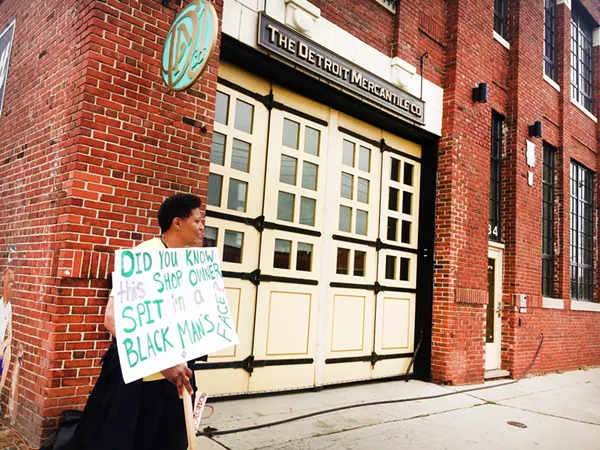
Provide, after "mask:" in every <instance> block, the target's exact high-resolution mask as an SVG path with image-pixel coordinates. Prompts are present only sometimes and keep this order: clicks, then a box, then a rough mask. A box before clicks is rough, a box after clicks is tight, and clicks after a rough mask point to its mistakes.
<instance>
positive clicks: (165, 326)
mask: <svg viewBox="0 0 600 450" xmlns="http://www.w3.org/2000/svg"><path fill="white" fill-rule="evenodd" d="M113 296H114V305H115V327H116V333H117V346H118V350H119V360H120V362H121V370H122V372H123V379H124V380H125V383H130V382H132V381H135V380H139V379H140V378H143V377H145V376H149V375H152V374H155V373H157V372H160V371H161V370H165V369H168V368H169V367H173V366H175V365H177V364H180V363H184V362H186V361H189V360H191V359H194V358H199V357H201V356H204V355H207V354H209V353H213V352H216V351H219V350H222V349H224V348H227V347H231V346H233V345H236V344H237V343H238V342H239V339H238V336H237V334H236V330H235V324H234V322H233V320H232V319H231V314H230V312H229V305H228V303H227V298H226V295H225V287H224V285H223V277H222V274H221V267H220V264H219V250H218V249H217V248H178V249H148V250H145V249H139V250H137V249H130V250H119V251H117V252H116V259H115V271H114V273H113Z"/></svg>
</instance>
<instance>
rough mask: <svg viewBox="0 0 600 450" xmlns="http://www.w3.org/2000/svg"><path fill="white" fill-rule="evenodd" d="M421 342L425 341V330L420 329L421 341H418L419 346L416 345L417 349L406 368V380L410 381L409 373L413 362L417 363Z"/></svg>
mask: <svg viewBox="0 0 600 450" xmlns="http://www.w3.org/2000/svg"><path fill="white" fill-rule="evenodd" d="M421 342H423V330H421V331H420V337H419V342H417V346H416V347H415V351H414V352H413V355H412V358H410V364H409V365H408V369H406V374H405V375H404V381H406V382H407V383H408V373H409V372H410V369H412V366H413V364H414V363H415V358H416V357H417V353H419V349H420V348H421Z"/></svg>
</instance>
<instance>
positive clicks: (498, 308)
mask: <svg viewBox="0 0 600 450" xmlns="http://www.w3.org/2000/svg"><path fill="white" fill-rule="evenodd" d="M496 312H497V313H498V317H502V302H500V303H498V306H497V307H496Z"/></svg>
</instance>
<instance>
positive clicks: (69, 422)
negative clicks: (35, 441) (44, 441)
mask: <svg viewBox="0 0 600 450" xmlns="http://www.w3.org/2000/svg"><path fill="white" fill-rule="evenodd" d="M80 418H81V411H74V410H66V411H65V412H64V419H63V422H62V425H61V426H60V428H59V429H58V431H57V432H56V434H55V435H54V438H53V439H52V441H51V442H50V444H48V445H46V446H44V447H42V448H40V450H61V449H63V448H65V446H66V445H67V443H68V442H69V441H70V440H71V437H72V436H73V433H75V428H77V422H79V419H80Z"/></svg>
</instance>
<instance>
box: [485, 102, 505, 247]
mask: <svg viewBox="0 0 600 450" xmlns="http://www.w3.org/2000/svg"><path fill="white" fill-rule="evenodd" d="M503 124H504V118H503V117H502V116H501V115H500V114H497V113H495V112H494V113H492V158H491V173H490V224H489V227H488V239H489V240H490V241H495V242H500V236H501V235H500V195H501V190H502V126H503Z"/></svg>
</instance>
